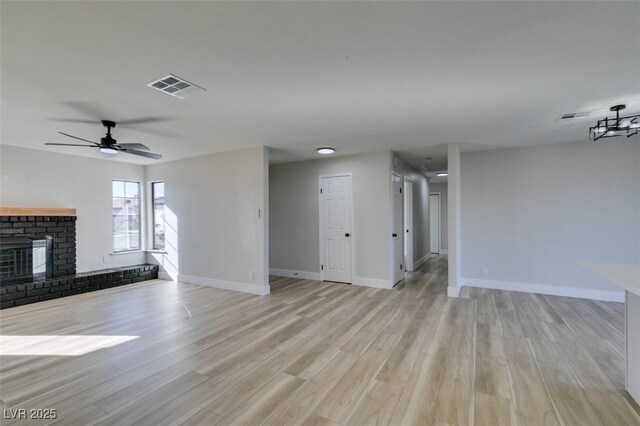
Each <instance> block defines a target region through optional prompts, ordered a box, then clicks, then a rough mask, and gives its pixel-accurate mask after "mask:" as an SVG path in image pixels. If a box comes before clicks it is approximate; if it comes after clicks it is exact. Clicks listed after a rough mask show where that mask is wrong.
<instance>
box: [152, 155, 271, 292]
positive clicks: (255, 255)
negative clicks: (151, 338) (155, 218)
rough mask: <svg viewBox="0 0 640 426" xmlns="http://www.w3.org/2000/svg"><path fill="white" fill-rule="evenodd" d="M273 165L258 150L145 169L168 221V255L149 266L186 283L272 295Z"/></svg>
mask: <svg viewBox="0 0 640 426" xmlns="http://www.w3.org/2000/svg"><path fill="white" fill-rule="evenodd" d="M267 162H268V153H267V150H266V148H263V147H260V148H250V149H243V150H238V151H232V152H226V153H221V154H214V155H208V156H203V157H197V158H192V159H187V160H180V161H174V162H169V163H161V164H157V165H151V166H147V171H146V172H147V180H148V181H156V180H163V181H164V183H165V215H166V219H165V220H166V222H167V223H166V224H165V233H166V235H165V242H166V243H165V246H166V247H165V249H166V251H167V253H166V254H158V253H154V254H150V255H149V258H150V259H149V260H150V261H152V262H156V263H158V264H160V265H161V266H162V267H163V269H164V270H165V271H166V273H168V274H169V275H171V276H172V277H174V278H176V275H177V278H178V279H179V280H180V281H182V282H190V283H194V284H201V285H210V286H214V287H220V288H227V289H231V290H238V291H245V292H250V293H256V294H266V293H268V292H269V282H268V280H269V277H268V266H267V258H268V248H267V242H268V234H267V232H268V231H267V229H266V227H267V225H266V222H267V221H268V216H266V214H267V213H268V212H267V211H266V210H267V209H266V207H267V203H268V201H267V193H266V189H267V179H268V176H267V167H268V166H267V164H268V163H267ZM258 210H260V213H258ZM259 214H260V217H258V215H259Z"/></svg>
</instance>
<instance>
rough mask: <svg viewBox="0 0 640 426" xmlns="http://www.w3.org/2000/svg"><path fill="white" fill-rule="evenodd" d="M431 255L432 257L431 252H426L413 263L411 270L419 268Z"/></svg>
mask: <svg viewBox="0 0 640 426" xmlns="http://www.w3.org/2000/svg"><path fill="white" fill-rule="evenodd" d="M432 257H433V254H431V253H427V254H426V255H424V256H422V257H421V258H420V259H418V260H416V261H415V262H414V263H413V270H414V271H415V270H416V269H418V268H420V267H421V266H422V265H424V264H425V263H427V260H429V259H431V258H432Z"/></svg>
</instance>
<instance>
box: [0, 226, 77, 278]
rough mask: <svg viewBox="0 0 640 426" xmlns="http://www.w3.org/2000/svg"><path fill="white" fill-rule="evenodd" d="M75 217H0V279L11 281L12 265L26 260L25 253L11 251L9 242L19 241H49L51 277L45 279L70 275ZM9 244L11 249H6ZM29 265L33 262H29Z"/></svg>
mask: <svg viewBox="0 0 640 426" xmlns="http://www.w3.org/2000/svg"><path fill="white" fill-rule="evenodd" d="M76 219H77V218H76V216H0V257H2V258H3V261H2V264H1V265H0V278H1V279H2V280H3V281H5V282H11V279H12V278H13V277H12V276H11V271H10V270H9V269H10V268H12V267H13V266H12V265H9V264H8V262H9V261H10V259H11V258H15V260H13V261H14V262H17V261H19V260H20V258H22V257H26V256H27V255H26V254H23V253H24V252H26V251H27V250H26V247H25V250H20V249H19V248H13V245H15V244H14V243H13V242H14V241H15V242H17V241H20V240H23V241H28V240H32V241H34V242H37V241H40V240H46V238H47V237H49V238H50V239H51V240H52V243H51V245H52V247H51V248H52V256H51V259H50V261H51V262H52V265H50V267H51V274H50V276H49V277H47V278H52V277H59V276H64V275H73V274H75V273H76ZM10 244H11V248H8V247H10ZM32 262H33V261H32Z"/></svg>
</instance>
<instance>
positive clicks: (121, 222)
mask: <svg viewBox="0 0 640 426" xmlns="http://www.w3.org/2000/svg"><path fill="white" fill-rule="evenodd" d="M112 189H113V204H112V214H113V251H114V252H123V251H132V250H140V249H141V248H142V247H141V241H142V239H141V235H140V230H141V229H142V227H141V226H140V219H141V218H140V184H139V183H138V182H126V181H122V180H114V181H113V182H112Z"/></svg>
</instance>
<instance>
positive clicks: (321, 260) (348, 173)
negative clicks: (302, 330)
mask: <svg viewBox="0 0 640 426" xmlns="http://www.w3.org/2000/svg"><path fill="white" fill-rule="evenodd" d="M341 176H349V178H350V179H349V182H350V183H351V188H350V189H351V224H350V227H351V231H350V232H349V234H350V236H349V239H350V240H351V256H350V257H351V282H350V283H349V284H353V277H355V276H356V273H355V272H356V263H355V246H356V245H355V239H356V237H355V236H354V232H353V229H354V223H355V221H354V218H355V214H354V211H353V210H354V207H355V205H354V203H353V172H344V173H331V174H328V175H318V224H319V230H320V232H319V234H318V235H320V241H319V246H320V281H324V268H323V267H322V266H323V265H324V246H323V242H324V226H323V225H324V222H323V221H322V207H323V205H324V202H323V199H322V193H321V192H320V190H321V189H322V179H324V178H331V177H341Z"/></svg>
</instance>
